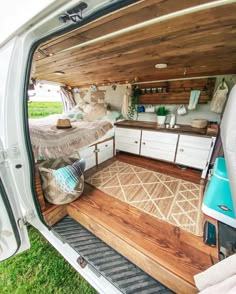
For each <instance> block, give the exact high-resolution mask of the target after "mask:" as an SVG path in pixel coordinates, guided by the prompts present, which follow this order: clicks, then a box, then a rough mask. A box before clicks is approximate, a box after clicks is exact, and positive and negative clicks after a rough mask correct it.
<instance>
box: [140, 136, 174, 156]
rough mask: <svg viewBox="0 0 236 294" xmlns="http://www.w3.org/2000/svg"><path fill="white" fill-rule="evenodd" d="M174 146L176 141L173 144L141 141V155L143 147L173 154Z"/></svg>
mask: <svg viewBox="0 0 236 294" xmlns="http://www.w3.org/2000/svg"><path fill="white" fill-rule="evenodd" d="M176 144H177V141H176V142H174V143H165V142H164V143H163V142H156V141H147V140H144V139H143V140H142V143H141V154H142V150H143V148H144V147H146V148H151V149H157V150H165V151H173V152H175V150H176Z"/></svg>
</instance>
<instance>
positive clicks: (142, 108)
mask: <svg viewBox="0 0 236 294" xmlns="http://www.w3.org/2000/svg"><path fill="white" fill-rule="evenodd" d="M137 111H138V112H139V113H140V112H145V108H144V106H143V105H139V106H138V108H137Z"/></svg>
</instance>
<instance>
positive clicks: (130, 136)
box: [115, 128, 141, 154]
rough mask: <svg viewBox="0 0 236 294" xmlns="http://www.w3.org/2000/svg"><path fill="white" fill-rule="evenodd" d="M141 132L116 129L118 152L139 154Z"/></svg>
mask: <svg viewBox="0 0 236 294" xmlns="http://www.w3.org/2000/svg"><path fill="white" fill-rule="evenodd" d="M140 136H141V130H134V129H128V128H116V130H115V146H116V149H117V150H120V151H125V152H129V153H134V154H139V149H140Z"/></svg>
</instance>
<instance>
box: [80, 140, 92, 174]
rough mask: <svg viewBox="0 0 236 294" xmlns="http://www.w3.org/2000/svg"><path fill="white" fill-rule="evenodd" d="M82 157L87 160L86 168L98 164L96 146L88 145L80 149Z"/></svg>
mask: <svg viewBox="0 0 236 294" xmlns="http://www.w3.org/2000/svg"><path fill="white" fill-rule="evenodd" d="M79 154H80V157H81V158H83V159H84V160H85V161H86V167H85V170H87V169H89V168H91V167H93V166H95V165H96V154H95V146H94V145H93V146H90V147H86V148H84V149H83V150H80V151H79Z"/></svg>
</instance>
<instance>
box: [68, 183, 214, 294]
mask: <svg viewBox="0 0 236 294" xmlns="http://www.w3.org/2000/svg"><path fill="white" fill-rule="evenodd" d="M67 212H68V214H69V215H70V216H71V217H73V218H74V219H75V220H77V221H78V222H79V223H80V224H82V225H83V226H84V227H86V228H87V229H88V230H89V231H91V232H92V233H94V234H95V235H96V236H97V237H99V238H100V239H102V240H103V241H104V242H106V243H107V244H108V245H110V246H111V247H113V248H114V249H115V250H117V251H118V252H119V253H121V254H122V255H123V256H125V257H126V258H128V259H129V260H130V261H132V262H133V263H134V264H136V265H137V266H138V267H140V268H141V269H143V270H144V271H145V272H147V273H148V274H149V275H151V276H152V277H154V278H155V279H157V280H158V281H160V282H161V283H163V284H164V285H166V286H167V287H169V288H170V289H172V290H173V291H175V292H177V293H188V294H189V293H196V292H197V289H196V287H195V285H194V280H193V276H194V275H195V274H197V273H199V272H201V271H203V270H205V269H207V268H208V267H210V266H211V256H212V257H213V259H215V260H217V249H213V248H211V247H209V246H206V245H204V243H203V242H202V238H200V237H197V236H194V235H192V234H190V233H188V232H185V231H183V230H181V229H179V228H177V227H175V226H173V225H170V224H168V223H166V222H163V221H160V220H157V219H156V218H154V217H152V216H150V215H148V214H146V213H144V212H142V211H140V210H138V209H136V208H135V207H133V206H130V205H128V204H126V203H124V202H122V201H120V200H118V199H115V198H114V197H111V196H109V195H107V194H105V193H103V192H101V191H99V190H97V189H96V188H93V187H92V186H90V185H88V184H86V185H85V192H84V195H83V196H82V197H81V198H80V199H78V200H77V201H75V202H73V203H71V204H69V205H68V206H67ZM210 255H211V256H210Z"/></svg>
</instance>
